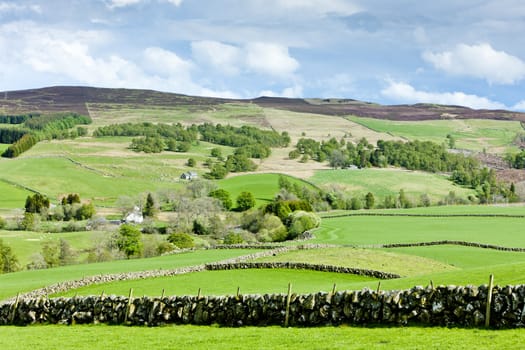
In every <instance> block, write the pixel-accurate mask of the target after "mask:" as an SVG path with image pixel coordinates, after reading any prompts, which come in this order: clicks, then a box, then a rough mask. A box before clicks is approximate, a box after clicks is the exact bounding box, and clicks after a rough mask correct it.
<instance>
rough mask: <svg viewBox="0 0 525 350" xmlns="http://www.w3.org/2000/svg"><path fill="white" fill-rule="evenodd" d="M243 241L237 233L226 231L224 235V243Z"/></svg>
mask: <svg viewBox="0 0 525 350" xmlns="http://www.w3.org/2000/svg"><path fill="white" fill-rule="evenodd" d="M242 242H244V240H243V239H242V236H241V235H240V234H239V233H233V232H232V233H228V234H227V235H226V236H224V244H241V243H242Z"/></svg>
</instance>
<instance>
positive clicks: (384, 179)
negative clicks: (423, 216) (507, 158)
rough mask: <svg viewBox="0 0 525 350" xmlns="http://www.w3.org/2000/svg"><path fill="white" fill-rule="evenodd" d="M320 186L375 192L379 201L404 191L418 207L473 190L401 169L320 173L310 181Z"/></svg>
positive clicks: (429, 175)
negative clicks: (423, 199)
mask: <svg viewBox="0 0 525 350" xmlns="http://www.w3.org/2000/svg"><path fill="white" fill-rule="evenodd" d="M308 180H309V181H311V182H313V183H314V184H316V185H319V186H329V185H342V186H344V188H345V191H346V192H348V193H351V194H353V195H358V196H362V197H364V196H365V195H366V194H367V193H368V192H372V193H373V194H374V196H376V197H377V198H378V199H381V198H384V197H385V196H387V195H390V196H397V195H399V191H400V190H401V189H403V190H404V191H405V194H406V195H407V196H409V197H411V199H412V200H413V201H415V202H416V203H417V202H418V201H419V197H420V196H421V195H422V194H427V195H428V196H429V197H430V198H431V199H432V201H434V202H436V201H438V200H440V199H443V198H444V197H445V196H447V195H448V194H449V192H451V191H453V192H455V194H456V196H457V197H461V198H466V197H467V196H468V195H469V194H472V193H474V192H473V191H472V190H469V189H466V188H462V187H459V186H456V185H454V184H453V183H452V182H451V181H449V180H448V179H447V177H446V176H444V175H439V174H431V173H425V172H422V171H409V170H401V169H390V168H389V169H359V170H358V169H355V170H346V169H343V170H341V169H339V170H319V171H316V172H315V174H314V176H312V177H310V178H309V179H308Z"/></svg>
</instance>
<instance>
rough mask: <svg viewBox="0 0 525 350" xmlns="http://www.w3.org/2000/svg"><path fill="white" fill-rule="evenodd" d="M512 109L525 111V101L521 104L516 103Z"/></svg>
mask: <svg viewBox="0 0 525 350" xmlns="http://www.w3.org/2000/svg"><path fill="white" fill-rule="evenodd" d="M512 109H515V110H518V111H525V100H521V101H520V102H518V103H516V104H515V105H514V106H512Z"/></svg>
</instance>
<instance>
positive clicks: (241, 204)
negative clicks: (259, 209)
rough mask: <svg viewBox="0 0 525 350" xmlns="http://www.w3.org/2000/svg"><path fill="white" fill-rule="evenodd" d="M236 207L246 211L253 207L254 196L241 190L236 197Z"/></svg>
mask: <svg viewBox="0 0 525 350" xmlns="http://www.w3.org/2000/svg"><path fill="white" fill-rule="evenodd" d="M236 202H237V209H238V210H239V211H246V210H248V209H251V208H253V207H255V197H254V196H253V194H252V193H251V192H246V191H243V192H241V193H240V194H239V196H238V197H237V201H236Z"/></svg>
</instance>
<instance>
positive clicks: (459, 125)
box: [347, 116, 523, 153]
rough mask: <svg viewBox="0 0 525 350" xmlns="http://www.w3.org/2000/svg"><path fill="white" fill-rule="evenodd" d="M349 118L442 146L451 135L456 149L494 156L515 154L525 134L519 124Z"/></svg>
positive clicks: (512, 122)
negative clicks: (519, 137)
mask: <svg viewBox="0 0 525 350" xmlns="http://www.w3.org/2000/svg"><path fill="white" fill-rule="evenodd" d="M347 118H348V119H349V120H351V121H353V122H355V123H358V124H361V125H363V126H366V127H367V128H370V129H371V130H374V131H376V132H382V133H388V134H390V135H392V136H399V137H402V138H405V139H408V140H426V141H433V142H436V143H442V142H445V141H446V136H447V135H449V134H450V135H452V136H453V137H454V138H455V139H456V148H460V149H469V150H473V151H478V152H479V151H482V150H483V149H486V150H487V151H488V152H494V153H504V152H505V151H506V150H512V151H516V150H517V147H516V146H515V145H513V140H514V137H515V136H516V134H518V133H521V132H523V128H522V127H521V125H520V122H518V121H501V120H480V119H462V120H457V119H455V120H450V119H449V120H431V121H416V122H412V121H392V120H382V119H374V118H361V117H355V116H349V117H347Z"/></svg>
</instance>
